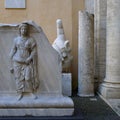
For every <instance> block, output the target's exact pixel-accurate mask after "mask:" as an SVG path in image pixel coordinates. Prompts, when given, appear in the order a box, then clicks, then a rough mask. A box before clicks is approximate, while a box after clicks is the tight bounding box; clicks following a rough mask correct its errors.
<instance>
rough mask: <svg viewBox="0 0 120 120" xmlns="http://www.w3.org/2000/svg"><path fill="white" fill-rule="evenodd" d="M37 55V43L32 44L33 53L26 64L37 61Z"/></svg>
mask: <svg viewBox="0 0 120 120" xmlns="http://www.w3.org/2000/svg"><path fill="white" fill-rule="evenodd" d="M36 55H37V48H36V42H35V41H34V42H32V43H31V53H30V56H29V57H28V58H27V60H26V63H29V62H30V61H31V60H33V59H35V56H36Z"/></svg>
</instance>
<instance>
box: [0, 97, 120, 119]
mask: <svg viewBox="0 0 120 120" xmlns="http://www.w3.org/2000/svg"><path fill="white" fill-rule="evenodd" d="M72 99H73V101H74V104H75V112H74V115H73V116H64V117H32V116H25V117H0V120H120V117H119V116H118V115H117V114H116V113H115V112H114V111H113V110H112V109H111V107H110V106H109V105H108V104H106V102H104V101H103V100H102V99H101V98H100V97H99V96H97V95H96V96H95V97H87V98H82V97H78V96H76V95H75V96H72Z"/></svg>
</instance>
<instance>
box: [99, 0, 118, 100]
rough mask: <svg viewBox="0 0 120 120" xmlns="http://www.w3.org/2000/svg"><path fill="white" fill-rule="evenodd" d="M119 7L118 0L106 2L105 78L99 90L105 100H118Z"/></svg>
mask: <svg viewBox="0 0 120 120" xmlns="http://www.w3.org/2000/svg"><path fill="white" fill-rule="evenodd" d="M119 7H120V1H119V0H107V41H106V49H107V50H106V51H107V52H106V78H105V79H104V82H103V83H102V84H101V88H100V92H101V94H102V95H103V96H104V97H105V98H120V65H119V64H120V55H119V54H120V25H119V20H120V12H118V10H119Z"/></svg>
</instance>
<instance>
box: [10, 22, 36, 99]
mask: <svg viewBox="0 0 120 120" xmlns="http://www.w3.org/2000/svg"><path fill="white" fill-rule="evenodd" d="M19 33H20V35H19V36H18V37H16V38H15V39H14V42H13V48H12V49H11V52H10V58H11V60H12V65H13V66H12V68H11V70H10V71H11V73H14V76H15V81H16V88H17V93H18V94H19V97H18V100H20V99H21V98H22V97H23V93H24V92H31V93H33V92H34V91H35V90H36V89H37V87H38V80H37V70H36V60H37V49H36V47H37V45H36V41H35V40H34V39H33V38H32V37H30V36H29V25H28V24H26V23H22V24H20V25H19Z"/></svg>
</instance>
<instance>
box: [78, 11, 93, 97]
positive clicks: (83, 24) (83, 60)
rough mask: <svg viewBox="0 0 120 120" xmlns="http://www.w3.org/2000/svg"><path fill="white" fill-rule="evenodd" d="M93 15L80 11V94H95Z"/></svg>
mask: <svg viewBox="0 0 120 120" xmlns="http://www.w3.org/2000/svg"><path fill="white" fill-rule="evenodd" d="M93 21H94V20H93V15H91V14H89V13H88V12H85V11H80V12H79V46H78V66H79V67H78V96H83V97H85V96H93V95H94V84H93V83H94V63H93V62H94V32H93V31H94V22H93Z"/></svg>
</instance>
